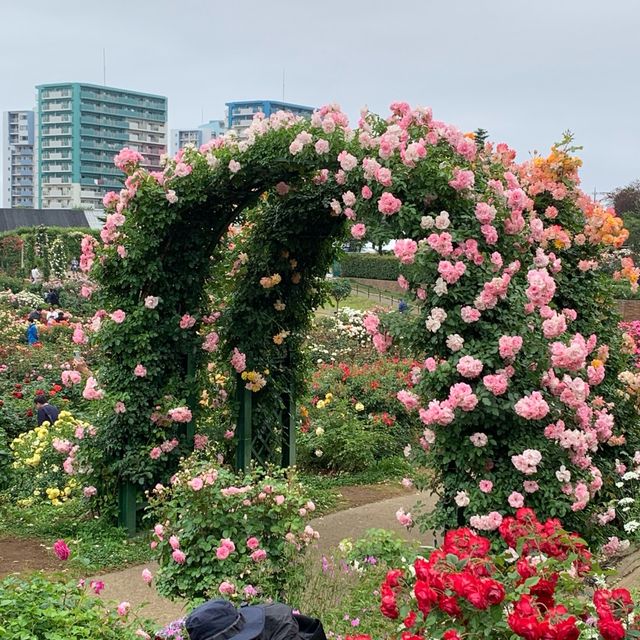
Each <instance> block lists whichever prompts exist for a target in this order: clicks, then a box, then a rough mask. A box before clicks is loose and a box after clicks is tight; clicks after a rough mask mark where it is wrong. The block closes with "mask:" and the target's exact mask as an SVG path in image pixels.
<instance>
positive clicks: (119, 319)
mask: <svg viewBox="0 0 640 640" xmlns="http://www.w3.org/2000/svg"><path fill="white" fill-rule="evenodd" d="M109 317H110V318H111V319H112V320H113V321H114V322H115V323H116V324H122V323H123V322H124V319H125V318H126V317H127V314H126V313H125V312H124V311H123V310H122V309H116V310H115V311H114V312H113V313H112V314H111V315H110V316H109Z"/></svg>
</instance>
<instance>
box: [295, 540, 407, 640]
mask: <svg viewBox="0 0 640 640" xmlns="http://www.w3.org/2000/svg"><path fill="white" fill-rule="evenodd" d="M394 566H395V565H394ZM389 568H390V567H389V566H388V565H386V564H385V563H384V562H380V563H377V564H375V565H372V564H368V563H366V564H362V565H361V566H359V567H358V568H355V567H354V566H353V564H352V563H351V561H350V560H348V559H347V558H346V557H345V554H343V553H341V552H339V551H337V550H336V552H335V553H334V555H332V556H330V557H324V556H323V557H319V556H318V554H316V553H310V554H307V557H306V559H305V561H304V565H303V567H301V570H300V571H298V573H297V574H296V575H295V576H292V578H291V580H290V582H289V584H288V586H287V602H288V603H289V604H290V605H291V606H292V607H295V608H296V609H299V610H300V611H301V612H302V613H304V614H305V615H309V616H314V617H317V618H319V619H320V620H322V625H323V627H324V628H325V630H326V631H330V632H331V633H333V634H336V635H339V636H342V637H344V636H346V635H355V634H360V633H368V634H370V635H371V637H372V638H391V637H394V636H395V635H396V632H397V627H398V625H397V621H390V620H388V619H386V618H384V617H383V616H381V615H380V612H379V607H378V602H377V598H376V597H375V596H374V595H373V594H375V593H377V592H378V589H379V587H380V584H381V583H382V581H383V580H384V576H385V574H386V572H387V570H388V569H389Z"/></svg>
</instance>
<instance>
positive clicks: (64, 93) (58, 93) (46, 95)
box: [40, 89, 71, 100]
mask: <svg viewBox="0 0 640 640" xmlns="http://www.w3.org/2000/svg"><path fill="white" fill-rule="evenodd" d="M70 97H71V89H59V90H55V89H45V90H44V91H43V92H42V93H41V94H40V98H41V99H42V100H55V99H56V98H70Z"/></svg>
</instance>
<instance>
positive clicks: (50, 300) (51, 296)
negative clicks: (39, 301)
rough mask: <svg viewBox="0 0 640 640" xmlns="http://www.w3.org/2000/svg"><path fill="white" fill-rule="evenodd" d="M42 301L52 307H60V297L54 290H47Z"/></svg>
mask: <svg viewBox="0 0 640 640" xmlns="http://www.w3.org/2000/svg"><path fill="white" fill-rule="evenodd" d="M44 301H45V302H46V303H47V304H50V305H51V306H52V307H59V306H60V296H59V295H58V292H57V291H56V290H55V289H49V292H48V293H47V295H46V296H45V297H44Z"/></svg>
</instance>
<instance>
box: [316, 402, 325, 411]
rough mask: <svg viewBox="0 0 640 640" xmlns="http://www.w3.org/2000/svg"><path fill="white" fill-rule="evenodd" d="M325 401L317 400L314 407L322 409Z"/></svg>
mask: <svg viewBox="0 0 640 640" xmlns="http://www.w3.org/2000/svg"><path fill="white" fill-rule="evenodd" d="M325 405H326V402H325V401H324V400H318V402H316V409H324V407H325Z"/></svg>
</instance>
